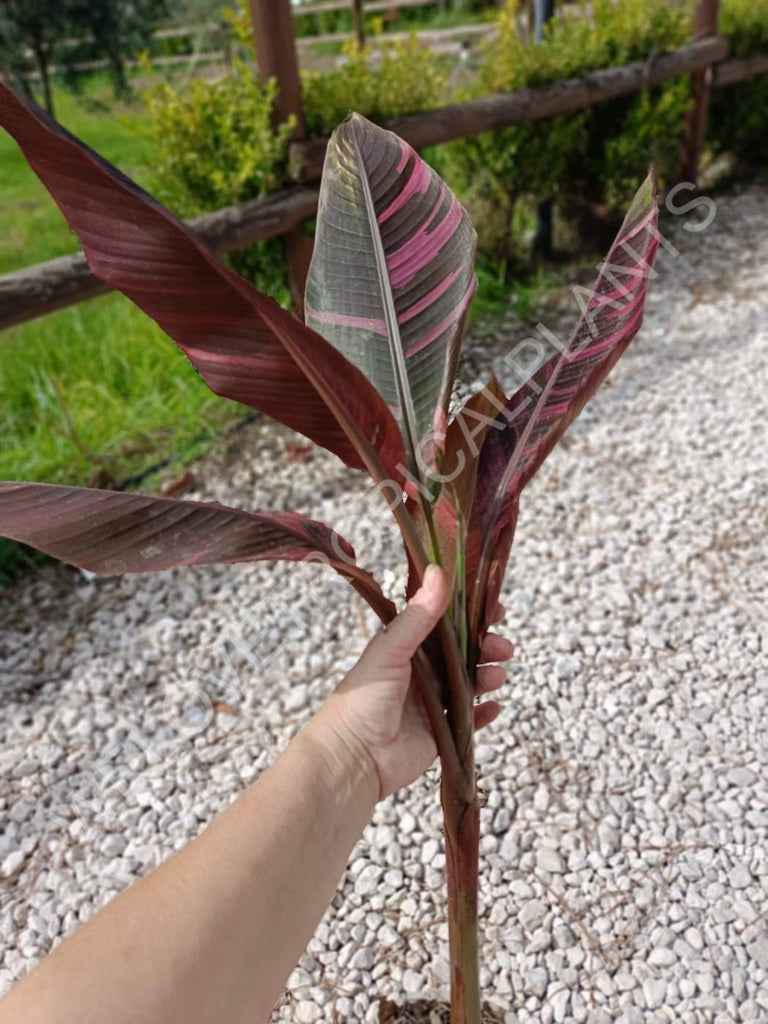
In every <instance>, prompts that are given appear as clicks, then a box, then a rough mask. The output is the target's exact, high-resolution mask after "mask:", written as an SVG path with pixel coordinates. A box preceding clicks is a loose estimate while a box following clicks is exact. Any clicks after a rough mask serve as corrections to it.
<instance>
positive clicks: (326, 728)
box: [313, 566, 513, 799]
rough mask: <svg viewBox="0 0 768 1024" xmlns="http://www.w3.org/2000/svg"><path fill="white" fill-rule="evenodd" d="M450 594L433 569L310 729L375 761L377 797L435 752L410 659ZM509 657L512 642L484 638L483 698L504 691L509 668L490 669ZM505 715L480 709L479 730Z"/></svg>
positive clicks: (406, 780) (496, 708) (412, 775)
mask: <svg viewBox="0 0 768 1024" xmlns="http://www.w3.org/2000/svg"><path fill="white" fill-rule="evenodd" d="M450 596H451V595H450V585H449V582H448V579H447V577H446V575H445V573H444V572H443V571H442V570H441V569H439V568H438V567H437V566H430V567H429V568H428V569H427V571H426V573H425V575H424V582H423V584H422V586H421V589H420V590H419V591H417V593H416V594H414V596H413V597H412V598H411V600H410V601H409V602H408V606H407V607H406V608H405V610H404V611H402V612H401V613H400V614H399V615H398V616H397V617H396V618H395V619H393V620H392V622H391V623H390V624H389V625H388V626H387V627H386V629H385V630H383V631H382V632H380V633H379V634H378V635H377V636H375V637H374V638H373V640H371V642H370V643H369V644H368V647H367V648H366V650H365V652H364V653H363V656H362V657H361V658H360V660H359V661H358V662H357V664H356V665H355V666H354V668H353V669H352V670H351V671H350V672H349V673H348V674H347V676H346V677H345V678H344V680H343V681H342V682H341V684H340V685H339V687H338V689H337V690H336V691H335V693H333V694H332V695H331V697H330V698H329V699H328V701H327V702H326V704H325V706H324V707H323V709H322V711H320V713H319V714H318V715H317V717H316V720H315V722H314V723H313V727H314V730H315V732H316V734H318V733H319V734H322V733H323V732H324V733H325V735H326V736H327V737H328V738H329V740H330V741H331V742H332V743H333V744H336V745H339V744H340V745H341V747H342V748H343V749H344V751H345V752H346V753H347V754H348V755H351V757H352V758H354V759H355V761H356V762H357V763H359V761H360V760H363V761H364V760H368V761H369V762H370V764H371V769H372V771H374V772H375V773H376V776H377V781H378V789H379V799H383V798H384V797H385V796H387V795H388V794H389V793H393V792H394V791H395V790H396V789H400V788H401V787H402V786H407V785H409V784H410V783H411V782H413V781H414V780H415V779H417V778H418V777H419V776H420V775H421V774H423V772H425V771H426V769H427V768H429V766H430V765H431V764H432V762H433V761H434V759H435V755H436V754H437V747H436V745H435V741H434V738H433V736H432V731H431V729H430V726H429V723H428V721H427V717H426V714H425V712H424V709H423V707H422V704H421V701H420V699H419V696H418V693H417V691H416V687H415V684H414V683H413V682H412V678H411V676H412V666H411V658H412V657H413V655H414V654H415V653H416V651H417V650H418V648H419V646H420V645H421V643H422V642H423V641H424V640H426V638H427V637H428V636H429V634H430V633H431V632H432V630H433V629H434V628H435V626H436V625H437V623H438V622H439V620H440V617H441V616H442V614H443V613H444V611H445V609H446V607H447V605H448V601H449V600H450ZM501 613H502V615H503V610H501ZM512 651H513V647H512V644H511V643H510V642H509V640H505V639H504V638H503V637H500V636H495V635H493V634H489V635H488V636H487V637H486V640H485V642H484V644H483V647H482V651H481V662H482V664H481V665H480V667H479V668H478V670H477V693H478V694H482V693H489V692H491V691H492V690H497V689H498V688H499V687H500V686H502V685H503V683H504V680H505V679H506V671H505V669H504V668H503V667H502V666H501V665H498V664H490V663H491V662H501V661H506V660H507V659H508V658H510V657H511V656H512ZM500 711H501V705H500V704H498V703H497V702H496V701H486V702H485V703H483V704H480V705H478V706H477V707H476V708H475V728H476V729H482V728H483V726H486V725H488V724H489V723H490V722H492V721H493V720H494V719H495V718H496V716H497V715H498V714H499V712H500Z"/></svg>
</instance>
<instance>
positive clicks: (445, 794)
mask: <svg viewBox="0 0 768 1024" xmlns="http://www.w3.org/2000/svg"><path fill="white" fill-rule="evenodd" d="M467 760H468V762H469V763H466V761H467ZM473 761H474V759H473V755H472V751H471V748H470V754H469V757H468V758H467V759H465V764H464V766H463V771H462V772H461V775H460V776H459V777H457V775H456V774H455V773H453V772H446V771H444V773H443V783H442V794H441V795H442V803H443V815H444V819H445V853H446V869H447V874H448V938H449V946H450V956H451V1024H480V965H479V956H478V933H477V903H478V870H479V842H480V804H479V800H478V797H477V786H476V784H475V777H474V775H475V773H474V763H473ZM468 790H469V792H468Z"/></svg>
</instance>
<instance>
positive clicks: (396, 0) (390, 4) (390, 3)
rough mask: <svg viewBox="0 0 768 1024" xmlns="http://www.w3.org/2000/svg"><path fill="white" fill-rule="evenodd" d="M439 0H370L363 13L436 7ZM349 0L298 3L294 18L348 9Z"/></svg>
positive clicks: (294, 10) (365, 4)
mask: <svg viewBox="0 0 768 1024" xmlns="http://www.w3.org/2000/svg"><path fill="white" fill-rule="evenodd" d="M436 3H437V0H370V2H369V3H364V4H363V14H377V13H378V12H379V11H397V10H400V8H405V7H434V5H435V4H436ZM349 9H350V3H349V0H331V2H330V3H325V4H323V3H320V4H298V5H297V6H296V7H294V8H293V16H294V18H297V17H299V16H300V15H302V14H328V13H329V12H330V11H348V10H349Z"/></svg>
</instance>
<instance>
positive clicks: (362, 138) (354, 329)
mask: <svg viewBox="0 0 768 1024" xmlns="http://www.w3.org/2000/svg"><path fill="white" fill-rule="evenodd" d="M475 246H476V236H475V231H474V229H473V227H472V224H471V222H470V219H469V215H468V214H467V212H466V211H465V210H464V208H463V207H462V206H461V205H460V203H459V202H458V200H457V199H456V197H455V196H454V195H453V193H452V192H451V191H450V189H448V188H447V186H446V185H445V182H443V181H442V180H441V179H440V177H439V176H438V175H437V174H436V173H435V172H434V171H433V170H432V169H431V168H430V167H428V166H427V164H426V163H424V161H423V160H421V158H420V157H419V156H418V155H417V154H416V153H415V152H414V150H413V149H411V147H410V146H409V145H408V144H407V143H406V142H403V140H402V139H400V138H398V137H397V136H396V135H393V134H392V132H388V131H385V130H384V129H382V128H378V127H376V126H375V125H373V124H371V123H370V122H369V121H367V120H366V119H365V118H364V117H361V116H360V115H359V114H352V115H350V117H348V118H347V119H346V121H344V122H343V124H341V125H340V126H339V128H337V129H336V131H335V132H334V134H333V136H332V137H331V141H330V143H329V145H328V150H327V154H326V158H325V168H324V171H323V182H322V187H321V191H320V206H319V212H318V221H317V235H316V241H315V252H314V256H313V258H312V263H311V265H310V270H309V278H308V281H307V291H306V302H305V315H306V319H307V323H308V324H311V326H312V327H314V328H315V329H316V330H317V331H318V332H319V333H321V334H322V335H323V336H324V337H325V338H327V339H328V341H330V342H331V343H332V344H333V345H335V346H336V347H337V348H338V349H339V351H340V352H343V353H344V355H345V356H346V357H347V359H349V360H350V362H352V363H354V364H355V366H357V367H359V368H360V370H362V372H363V373H364V374H365V376H366V377H367V378H368V380H369V381H371V383H372V384H373V385H374V386H375V387H376V389H377V390H378V392H379V394H380V395H381V396H382V397H383V399H384V401H385V402H386V403H387V405H388V406H389V407H390V409H391V410H392V411H393V412H394V414H395V415H396V416H397V418H398V420H399V422H400V426H401V429H402V432H403V436H404V438H405V441H406V449H407V450H408V452H409V455H410V456H411V458H412V459H414V458H415V452H416V449H417V446H418V445H419V444H420V443H421V442H422V441H423V440H424V439H425V438H426V437H427V436H428V435H430V434H431V432H432V431H433V430H435V431H437V432H438V433H442V432H443V431H444V428H445V423H446V410H447V406H448V399H449V397H450V391H451V387H452V384H453V378H454V374H455V370H456V362H457V360H458V356H459V350H460V347H461V339H462V333H463V328H464V322H465V318H466V314H467V310H468V308H469V304H470V301H471V299H472V295H473V292H474V288H475V274H474V254H475ZM425 455H426V452H425ZM419 461H420V462H421V463H422V464H423V463H424V461H425V458H424V457H422V458H421V459H420V460H419Z"/></svg>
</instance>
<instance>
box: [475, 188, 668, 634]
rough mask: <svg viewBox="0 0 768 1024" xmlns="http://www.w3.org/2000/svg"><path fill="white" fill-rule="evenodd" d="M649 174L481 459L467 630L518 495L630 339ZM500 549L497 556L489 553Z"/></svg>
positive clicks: (644, 252)
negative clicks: (571, 326) (576, 308)
mask: <svg viewBox="0 0 768 1024" xmlns="http://www.w3.org/2000/svg"><path fill="white" fill-rule="evenodd" d="M658 239H659V233H658V209H657V206H656V190H655V183H654V179H653V174H649V176H648V178H647V179H646V180H645V182H644V183H643V185H642V186H641V187H640V189H639V190H638V192H637V194H636V195H635V198H634V200H633V202H632V204H631V206H630V208H629V211H628V213H627V215H626V217H625V219H624V223H623V224H622V226H621V228H620V230H619V233H618V235H617V236H616V240H615V241H614V243H613V245H612V246H611V249H610V252H609V253H608V257H607V259H606V260H605V262H604V263H602V264H600V268H599V276H598V278H597V282H596V283H595V286H594V288H593V290H592V292H591V294H590V296H589V298H588V300H587V301H586V303H585V304H584V309H583V313H582V316H581V318H580V320H579V322H578V325H577V327H576V330H575V331H574V332H573V334H572V335H571V337H570V339H569V341H568V342H567V343H566V344H561V343H559V342H558V341H557V339H555V338H554V337H553V336H550V335H546V334H545V335H543V336H542V345H543V346H545V345H547V344H548V345H549V352H551V353H552V354H551V355H549V356H548V357H546V358H543V359H542V360H541V362H540V365H539V367H538V368H537V369H536V371H535V373H534V374H533V375H532V377H531V378H530V379H529V380H527V381H526V382H525V383H524V384H523V385H522V387H520V388H519V390H517V391H516V392H515V393H514V394H513V395H512V396H511V398H509V399H508V400H507V403H506V408H505V410H504V411H503V412H502V413H500V414H499V417H498V423H499V426H500V427H502V428H503V429H497V430H490V431H489V432H488V434H487V437H486V440H485V442H484V445H483V450H482V452H481V455H480V468H479V472H478V488H477V494H476V500H475V506H476V510H477V514H478V517H479V518H480V520H481V521H482V523H483V527H484V531H485V537H484V546H483V556H482V560H481V564H480V568H479V571H478V575H477V580H476V586H475V594H474V595H473V599H472V602H473V613H472V616H471V618H472V619H473V622H472V625H477V626H478V627H479V626H480V625H481V624H482V620H483V616H484V615H485V609H486V607H487V608H489V609H490V608H491V607H492V606H493V605H495V600H492V598H493V595H490V596H489V594H488V592H487V585H488V578H489V573H490V571H491V566H492V565H497V566H498V564H499V563H500V561H503V562H504V563H506V555H507V554H508V549H509V544H510V543H511V535H510V530H511V531H513V530H514V524H515V522H516V519H517V510H518V504H519V497H520V492H521V491H522V489H523V488H524V487H525V485H526V484H527V483H528V481H529V480H530V479H531V478H532V477H533V475H534V474H535V473H536V471H537V470H538V469H539V467H540V466H541V464H542V463H543V462H544V460H545V459H546V457H547V455H549V453H550V452H551V451H552V449H553V448H554V446H555V445H556V444H557V442H558V441H559V440H560V438H561V437H562V436H563V434H564V433H565V431H566V430H567V429H568V427H569V426H570V424H571V423H572V422H573V421H574V420H575V419H576V417H577V416H578V415H579V413H580V412H581V411H582V409H583V408H584V406H585V405H586V404H587V402H588V401H589V399H590V398H591V397H592V395H594V393H595V392H596V391H597V389H598V387H599V386H600V384H601V383H602V382H603V380H604V379H605V377H606V376H607V375H608V373H609V372H610V370H611V369H612V368H613V366H614V365H615V364H616V362H617V360H618V359H619V357H620V356H621V355H622V353H623V352H624V351H625V350H626V348H627V346H628V345H629V343H630V341H631V340H632V339H633V338H634V336H635V335H636V334H637V332H638V330H639V329H640V325H641V324H642V320H643V310H644V305H645V297H646V293H647V288H648V281H649V280H650V278H651V277H652V275H653V273H654V271H653V264H654V260H655V257H656V252H657V250H658ZM498 545H501V546H502V547H503V548H504V549H505V553H503V557H501V558H500V557H497V553H495V548H496V547H497V546H498Z"/></svg>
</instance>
